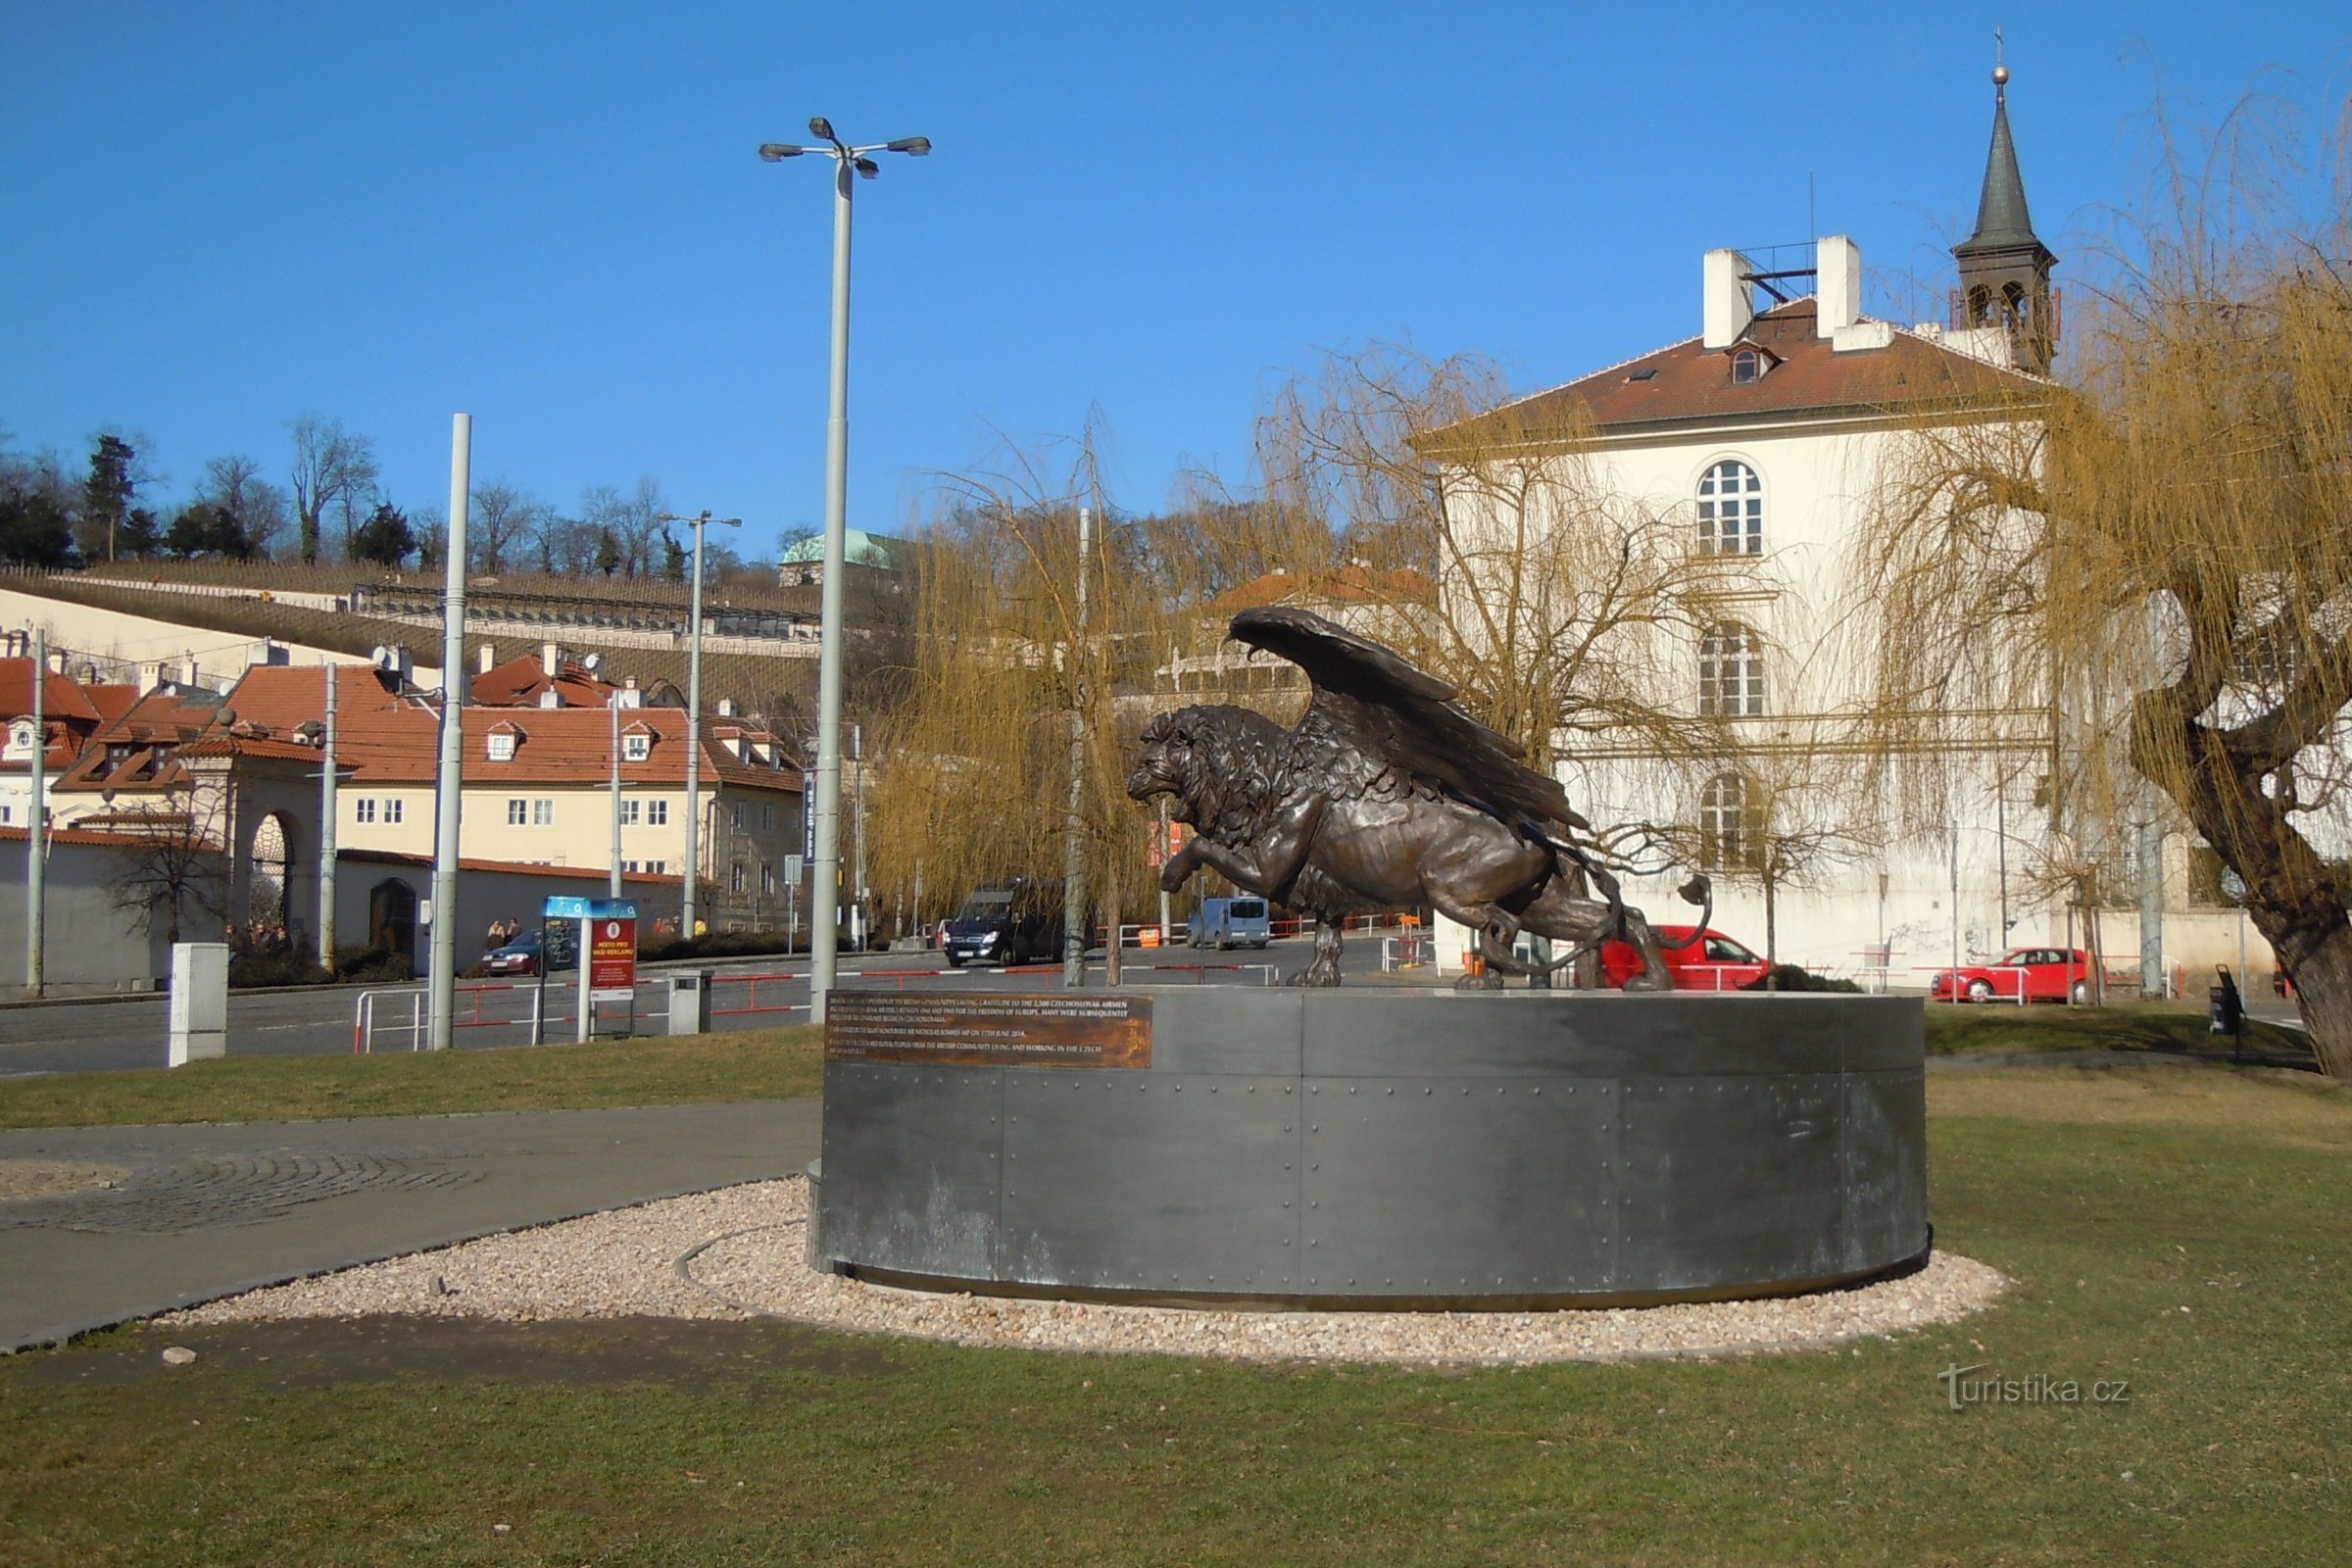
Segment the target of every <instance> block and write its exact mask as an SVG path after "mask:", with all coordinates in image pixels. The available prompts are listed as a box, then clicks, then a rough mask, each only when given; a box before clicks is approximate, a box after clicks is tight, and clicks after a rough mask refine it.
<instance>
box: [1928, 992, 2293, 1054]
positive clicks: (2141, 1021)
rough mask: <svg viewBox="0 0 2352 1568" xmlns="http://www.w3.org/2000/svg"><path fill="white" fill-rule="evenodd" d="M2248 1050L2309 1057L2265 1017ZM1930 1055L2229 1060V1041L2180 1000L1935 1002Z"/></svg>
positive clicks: (2251, 1024)
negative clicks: (2120, 1054) (2149, 1054)
mask: <svg viewBox="0 0 2352 1568" xmlns="http://www.w3.org/2000/svg"><path fill="white" fill-rule="evenodd" d="M2245 1049H2246V1050H2247V1051H2248V1052H2250V1053H2260V1054H2288V1055H2298V1056H2308V1055H2309V1054H2311V1053H2310V1048H2309V1046H2308V1045H2306V1044H2305V1040H2304V1036H2303V1035H2302V1034H2301V1033H2299V1032H2298V1031H2296V1030H2292V1029H2282V1028H2280V1027H2279V1026H2278V1025H2277V1024H2274V1023H2265V1022H2263V1021H2262V1020H2261V1019H2259V1018H2248V1019H2246V1020H2245ZM1928 1050H1929V1052H1930V1053H1931V1054H1950V1053H1953V1052H1964V1051H2100V1050H2107V1051H2164V1052H2189V1053H2191V1054H2197V1055H2214V1056H2226V1055H2228V1054H2229V1052H2230V1041H2229V1038H2228V1037H2227V1036H2224V1035H2217V1034H2213V1033H2210V1032H2209V1031H2208V1030H2207V1028H2206V1022H2205V1012H2204V1009H2203V1008H2190V1007H2187V1006H2183V1005H2180V1003H2174V1002H2144V1003H2143V1002H2137V1001H2133V1002H2127V1003H2122V1004H2119V1005H2113V1006H2106V1007H2061V1006H2033V1007H2020V1006H2016V1005H2008V1006H2003V1005H1998V1004H1973V1003H1971V1004H1963V1003H1950V1002H1931V1003H1929V1004H1928Z"/></svg>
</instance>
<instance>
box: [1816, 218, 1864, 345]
mask: <svg viewBox="0 0 2352 1568" xmlns="http://www.w3.org/2000/svg"><path fill="white" fill-rule="evenodd" d="M1813 266H1814V269H1815V272H1814V276H1815V283H1816V288H1817V291H1818V292H1817V294H1816V297H1815V305H1816V307H1817V311H1816V314H1815V317H1814V321H1813V335H1814V336H1815V337H1825V338H1834V337H1836V336H1837V335H1838V332H1839V330H1840V329H1842V328H1844V327H1849V326H1852V325H1854V324H1855V323H1856V322H1858V321H1860V320H1861V319H1862V247H1860V246H1859V245H1856V244H1855V243H1854V242H1853V241H1852V240H1850V239H1847V238H1846V237H1845V236H1844V235H1843V234H1830V235H1825V236H1824V237H1823V238H1821V239H1819V240H1817V241H1815V242H1814V246H1813Z"/></svg>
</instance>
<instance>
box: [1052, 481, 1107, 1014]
mask: <svg viewBox="0 0 2352 1568" xmlns="http://www.w3.org/2000/svg"><path fill="white" fill-rule="evenodd" d="M1093 544H1094V516H1093V514H1092V513H1090V512H1089V511H1088V510H1087V509H1086V508H1084V507H1080V508H1079V509H1078V627H1077V635H1076V636H1074V637H1073V638H1071V640H1070V809H1069V815H1068V818H1067V819H1066V821H1065V822H1064V824H1063V828H1062V834H1063V843H1062V873H1061V983H1062V984H1063V985H1064V986H1066V987H1070V988H1072V989H1075V988H1077V987H1080V986H1083V985H1085V984H1086V937H1087V930H1086V927H1087V919H1086V833H1085V820H1084V809H1085V804H1086V673H1085V665H1084V663H1083V661H1084V660H1085V658H1086V653H1087V648H1086V566H1087V557H1088V556H1089V555H1091V554H1092V553H1093ZM1111 922H1112V925H1113V927H1114V929H1113V930H1112V932H1111V938H1110V939H1111V940H1112V941H1113V942H1116V941H1117V940H1118V932H1117V930H1116V929H1115V927H1116V925H1117V922H1118V914H1117V912H1116V911H1115V910H1114V911H1113V912H1112V914H1111Z"/></svg>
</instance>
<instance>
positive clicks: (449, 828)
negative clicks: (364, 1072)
mask: <svg viewBox="0 0 2352 1568" xmlns="http://www.w3.org/2000/svg"><path fill="white" fill-rule="evenodd" d="M472 469H473V416H472V415H470V414H460V415H457V416H455V417H453V418H452V419H451V420H450V431H449V550H448V553H447V554H446V555H444V556H443V557H442V564H441V574H442V579H443V586H442V593H441V762H440V767H439V770H438V771H437V772H436V774H435V776H434V783H433V946H432V986H431V994H432V1003H431V1006H432V1022H431V1024H430V1027H429V1032H428V1033H427V1035H426V1037H425V1040H426V1045H425V1049H426V1050H428V1051H447V1050H448V1049H449V1047H450V1033H451V1028H452V1026H453V1025H454V1024H455V1022H456V1020H457V1004H458V808H459V805H460V804H461V803H462V801H463V800H464V798H465V788H466V786H465V760H466V720H465V708H466V501H467V498H468V497H469V496H470V495H471V493H472V488H473V486H472ZM582 1005H583V1006H584V1005H586V1004H585V1003H583V1004H582Z"/></svg>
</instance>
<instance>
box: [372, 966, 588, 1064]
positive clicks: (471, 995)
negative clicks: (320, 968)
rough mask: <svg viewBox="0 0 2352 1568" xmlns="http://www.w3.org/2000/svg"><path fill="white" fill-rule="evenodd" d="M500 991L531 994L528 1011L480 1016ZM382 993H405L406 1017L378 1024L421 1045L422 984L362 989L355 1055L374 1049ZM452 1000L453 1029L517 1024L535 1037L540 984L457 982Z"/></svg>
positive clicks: (570, 985)
mask: <svg viewBox="0 0 2352 1568" xmlns="http://www.w3.org/2000/svg"><path fill="white" fill-rule="evenodd" d="M552 989H556V990H577V989H578V987H577V984H576V982H560V983H559V984H558V985H557V986H555V987H553V988H552ZM501 991H520V992H522V993H524V994H525V995H526V996H528V997H529V998H530V1007H529V1009H528V1011H526V1012H525V1013H524V1014H523V1016H521V1017H519V1018H485V1017H484V1016H482V999H483V998H484V997H486V996H489V995H491V994H492V993H495V992H501ZM383 997H391V998H394V999H395V1000H397V999H399V998H402V997H406V998H407V999H408V1002H409V1017H408V1021H407V1023H406V1024H405V1025H404V1024H400V1023H390V1024H385V1025H382V1026H381V1027H382V1028H383V1029H384V1030H385V1031H386V1032H387V1033H398V1032H404V1031H405V1032H406V1033H407V1035H408V1037H409V1046H408V1049H409V1050H411V1051H422V1050H423V1049H424V1036H425V1022H426V1020H425V1005H426V1004H425V991H424V989H423V988H422V987H418V988H417V989H416V990H414V991H410V990H401V991H363V992H361V993H360V995H359V999H358V1001H357V1002H356V1003H354V1004H353V1006H352V1018H351V1049H352V1054H354V1055H365V1054H370V1053H372V1052H373V1051H374V1050H375V1034H376V1030H377V1028H378V1027H379V1026H378V1025H377V1023H376V1017H375V1014H376V1002H377V1000H378V999H379V998H383ZM455 1000H456V1005H457V1008H458V1010H457V1012H456V1013H455V1014H453V1015H452V1017H451V1018H450V1028H452V1029H453V1030H454V1029H517V1028H518V1029H521V1030H522V1031H524V1033H523V1039H524V1041H525V1042H526V1043H527V1042H529V1041H530V1040H532V1039H535V1038H537V1035H538V1032H539V1023H540V1018H539V987H538V986H537V985H536V984H533V985H527V986H525V985H516V984H515V983H513V982H512V981H504V982H499V983H496V984H492V985H465V986H459V987H458V988H457V990H456V999H455Z"/></svg>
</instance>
